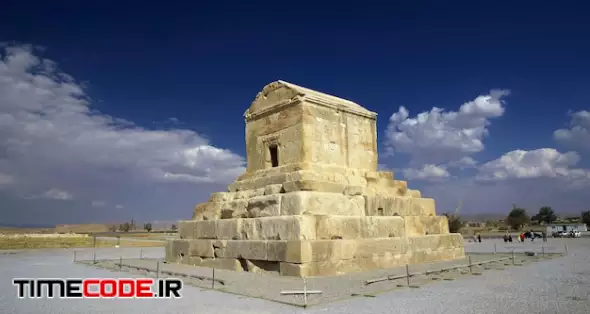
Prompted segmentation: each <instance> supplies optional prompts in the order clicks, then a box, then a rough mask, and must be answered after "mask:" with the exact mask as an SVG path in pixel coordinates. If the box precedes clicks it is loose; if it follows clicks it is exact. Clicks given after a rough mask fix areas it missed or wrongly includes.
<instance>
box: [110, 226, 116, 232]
mask: <svg viewBox="0 0 590 314" xmlns="http://www.w3.org/2000/svg"><path fill="white" fill-rule="evenodd" d="M109 231H110V232H117V225H111V226H109Z"/></svg>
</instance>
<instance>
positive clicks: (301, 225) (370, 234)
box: [166, 81, 465, 277]
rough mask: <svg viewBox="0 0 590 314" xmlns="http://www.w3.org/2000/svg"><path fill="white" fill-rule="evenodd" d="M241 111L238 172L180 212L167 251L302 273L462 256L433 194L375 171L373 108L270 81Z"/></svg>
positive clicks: (202, 260)
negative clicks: (186, 216)
mask: <svg viewBox="0 0 590 314" xmlns="http://www.w3.org/2000/svg"><path fill="white" fill-rule="evenodd" d="M244 116H245V119H246V149H247V169H246V171H245V173H244V174H242V175H241V176H239V177H238V178H237V179H236V181H235V182H233V183H232V184H230V185H229V188H228V191H227V192H217V193H213V194H212V195H211V197H210V199H209V200H208V201H207V202H205V203H201V204H199V205H197V206H196V207H195V209H194V214H193V218H192V220H188V221H181V222H180V223H179V233H180V239H177V240H171V241H169V242H168V243H167V245H166V260H167V261H168V262H172V263H174V262H176V263H183V264H189V265H197V266H206V267H215V268H223V269H231V270H236V271H251V272H276V273H279V274H280V275H283V276H300V277H303V276H326V275H340V274H345V273H350V272H357V271H363V270H371V269H376V268H391V267H396V266H400V265H405V264H413V263H425V262H436V261H444V260H452V259H459V258H463V257H464V256H465V253H464V250H463V238H462V236H461V235H460V234H451V233H449V229H448V223H447V218H446V217H444V216H436V213H435V206H434V200H433V199H431V198H424V197H422V196H421V194H420V192H419V191H417V190H410V189H408V187H407V183H406V182H405V181H398V180H394V178H393V173H391V172H387V171H377V132H376V114H375V113H373V112H371V111H368V110H367V109H365V108H363V107H361V106H360V105H358V104H355V103H353V102H351V101H348V100H344V99H341V98H337V97H334V96H330V95H327V94H323V93H320V92H316V91H313V90H310V89H307V88H303V87H300V86H297V85H294V84H290V83H287V82H284V81H277V82H273V83H270V84H268V85H267V86H265V87H264V88H263V89H262V91H261V92H260V93H258V95H257V96H256V98H255V99H254V101H253V102H252V104H251V105H250V108H249V109H248V110H247V111H246V112H245V114H244Z"/></svg>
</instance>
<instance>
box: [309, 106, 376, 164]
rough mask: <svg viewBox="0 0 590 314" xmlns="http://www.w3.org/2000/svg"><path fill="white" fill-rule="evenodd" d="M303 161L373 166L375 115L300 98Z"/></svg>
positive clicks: (374, 156) (374, 155)
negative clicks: (301, 102) (371, 115)
mask: <svg viewBox="0 0 590 314" xmlns="http://www.w3.org/2000/svg"><path fill="white" fill-rule="evenodd" d="M302 106H303V124H304V125H303V136H304V150H305V151H306V152H309V154H306V155H305V156H306V159H305V160H304V161H306V162H312V163H314V164H320V165H321V164H327V165H333V166H340V167H346V168H356V169H367V170H375V169H377V155H376V153H375V152H376V148H377V135H376V128H375V119H373V118H369V117H365V116H361V115H357V114H353V113H350V112H346V111H335V110H333V109H331V108H327V107H324V106H320V105H316V104H313V103H309V102H304V103H303V104H302Z"/></svg>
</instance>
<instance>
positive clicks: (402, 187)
mask: <svg viewBox="0 0 590 314" xmlns="http://www.w3.org/2000/svg"><path fill="white" fill-rule="evenodd" d="M394 183H395V186H396V187H397V188H398V189H399V193H400V195H405V194H406V192H407V191H408V181H400V180H394Z"/></svg>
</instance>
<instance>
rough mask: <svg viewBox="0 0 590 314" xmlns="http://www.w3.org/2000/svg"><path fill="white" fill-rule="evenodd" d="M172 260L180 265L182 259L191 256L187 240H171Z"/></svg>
mask: <svg viewBox="0 0 590 314" xmlns="http://www.w3.org/2000/svg"><path fill="white" fill-rule="evenodd" d="M170 255H171V257H172V259H173V260H174V261H176V262H178V263H180V262H182V259H184V257H186V258H187V259H188V256H189V244H188V241H187V240H179V239H175V240H171V252H170Z"/></svg>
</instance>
